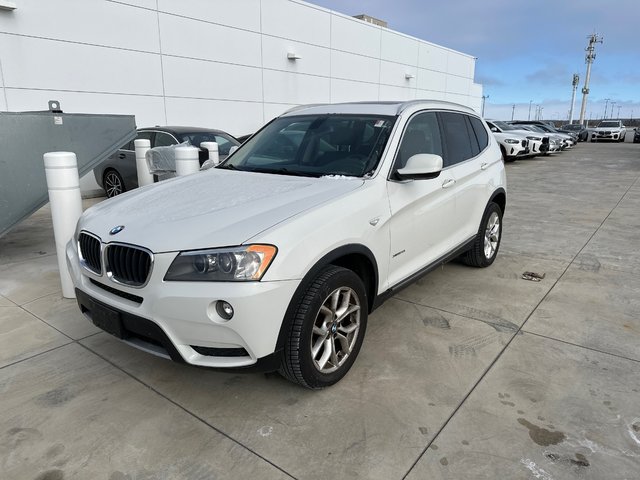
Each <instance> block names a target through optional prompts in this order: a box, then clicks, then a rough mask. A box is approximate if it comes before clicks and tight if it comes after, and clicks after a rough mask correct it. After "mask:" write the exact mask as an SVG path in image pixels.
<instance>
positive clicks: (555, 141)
mask: <svg viewBox="0 0 640 480" xmlns="http://www.w3.org/2000/svg"><path fill="white" fill-rule="evenodd" d="M516 126H517V127H518V128H520V129H522V130H526V131H529V132H532V133H533V134H534V135H544V136H546V137H548V138H549V153H555V152H560V151H562V150H565V149H566V148H570V145H571V142H570V141H569V136H568V135H561V134H559V133H550V132H547V131H546V130H544V129H543V128H542V127H541V126H540V125H532V124H518V125H514V127H516Z"/></svg>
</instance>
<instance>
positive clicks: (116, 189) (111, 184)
mask: <svg viewBox="0 0 640 480" xmlns="http://www.w3.org/2000/svg"><path fill="white" fill-rule="evenodd" d="M102 185H104V191H105V192H106V193H107V198H111V197H115V196H116V195H120V194H121V193H123V192H124V191H125V187H124V180H122V177H121V176H120V174H119V173H118V172H116V171H115V170H107V172H105V174H104V178H103V179H102Z"/></svg>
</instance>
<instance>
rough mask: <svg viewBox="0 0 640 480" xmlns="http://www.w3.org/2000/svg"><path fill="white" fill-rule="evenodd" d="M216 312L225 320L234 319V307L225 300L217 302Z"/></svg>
mask: <svg viewBox="0 0 640 480" xmlns="http://www.w3.org/2000/svg"><path fill="white" fill-rule="evenodd" d="M216 312H218V315H220V316H221V317H222V318H224V319H225V320H231V317H233V307H232V306H231V304H230V303H229V302H225V301H224V300H218V301H217V302H216Z"/></svg>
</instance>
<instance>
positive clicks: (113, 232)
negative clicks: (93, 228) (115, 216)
mask: <svg viewBox="0 0 640 480" xmlns="http://www.w3.org/2000/svg"><path fill="white" fill-rule="evenodd" d="M122 230H124V225H118V226H117V227H113V228H112V229H111V230H109V235H115V234H116V233H120V232H121V231H122Z"/></svg>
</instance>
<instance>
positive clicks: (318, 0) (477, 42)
mask: <svg viewBox="0 0 640 480" xmlns="http://www.w3.org/2000/svg"><path fill="white" fill-rule="evenodd" d="M310 3H314V4H316V5H319V6H322V7H325V8H329V9H331V10H335V11H338V12H340V13H344V14H346V15H358V14H361V13H366V14H367V15H371V16H373V17H376V18H380V19H382V20H385V21H386V22H387V23H388V26H389V28H390V29H392V30H396V31H399V32H402V33H406V34H408V35H412V36H414V37H417V38H420V39H422V40H426V41H429V42H432V43H436V44H438V45H442V46H445V47H449V48H452V49H454V50H458V51H460V52H464V53H467V54H469V55H473V56H474V57H477V58H478V60H477V61H476V71H475V81H476V83H480V84H482V85H483V88H484V95H485V96H486V95H488V98H486V99H485V117H487V118H495V119H503V120H510V119H511V115H512V112H513V114H514V119H524V120H526V119H527V117H528V116H529V105H530V102H531V118H533V117H534V115H535V112H536V106H537V105H539V106H540V107H541V108H542V110H541V112H542V117H543V118H545V119H550V120H556V119H558V120H562V119H566V118H568V116H569V109H570V104H571V93H572V86H571V81H572V78H573V74H574V73H577V74H578V75H579V76H580V84H579V86H578V91H577V93H576V102H575V107H574V119H577V118H578V117H579V114H580V105H581V101H582V93H581V90H582V87H583V84H584V79H585V72H586V64H585V48H586V46H587V44H588V38H587V37H588V36H589V35H590V34H592V33H594V32H596V33H598V34H599V35H601V36H602V37H603V43H601V44H600V43H598V44H596V59H595V61H594V63H593V65H592V70H591V82H590V85H589V88H590V94H589V96H588V104H587V108H586V114H585V118H586V119H587V120H588V119H589V118H592V119H593V120H595V119H600V118H602V117H603V115H604V111H605V106H607V117H609V116H610V115H611V114H613V117H614V118H617V117H618V113H619V116H620V118H623V119H626V118H634V119H636V118H638V117H640V35H639V33H640V0H616V1H615V2H614V1H611V0H579V1H578V0H535V1H531V0H529V1H523V0H395V1H389V0H366V1H365V0H310ZM606 99H609V101H608V102H607V101H606ZM612 103H614V105H613V109H612V107H611V104H612ZM513 105H515V111H514V109H513ZM618 107H620V109H619V110H618Z"/></svg>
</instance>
